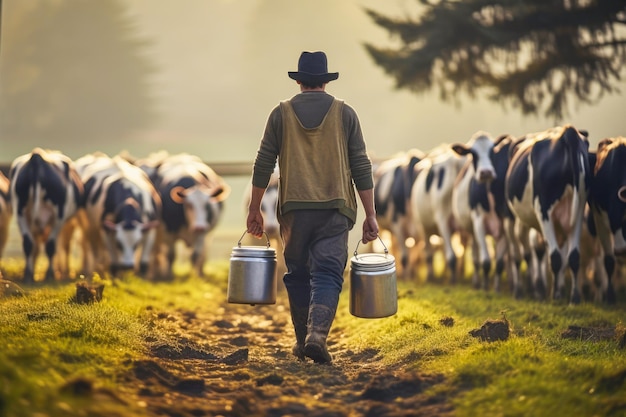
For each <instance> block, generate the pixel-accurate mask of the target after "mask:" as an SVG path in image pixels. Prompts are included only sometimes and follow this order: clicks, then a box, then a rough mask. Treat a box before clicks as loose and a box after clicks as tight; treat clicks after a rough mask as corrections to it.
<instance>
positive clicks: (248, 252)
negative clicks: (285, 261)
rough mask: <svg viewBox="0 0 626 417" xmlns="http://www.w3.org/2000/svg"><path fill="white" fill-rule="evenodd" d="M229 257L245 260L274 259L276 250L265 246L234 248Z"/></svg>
mask: <svg viewBox="0 0 626 417" xmlns="http://www.w3.org/2000/svg"><path fill="white" fill-rule="evenodd" d="M231 256H242V257H247V258H275V257H276V249H274V248H268V247H267V246H234V247H233V251H232V252H231Z"/></svg>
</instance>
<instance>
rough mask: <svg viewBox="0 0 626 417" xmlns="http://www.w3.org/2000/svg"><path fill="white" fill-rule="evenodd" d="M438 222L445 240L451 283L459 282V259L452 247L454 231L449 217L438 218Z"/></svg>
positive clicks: (444, 247) (444, 250)
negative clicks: (449, 222)
mask: <svg viewBox="0 0 626 417" xmlns="http://www.w3.org/2000/svg"><path fill="white" fill-rule="evenodd" d="M437 224H438V226H439V231H440V233H441V239H442V240H443V252H444V257H445V259H446V265H447V268H448V271H449V273H450V283H451V284H455V283H456V282H457V269H456V266H457V259H456V253H455V252H454V248H453V247H452V231H451V230H450V226H449V224H448V219H447V218H441V217H440V218H438V219H437Z"/></svg>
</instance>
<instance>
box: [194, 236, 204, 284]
mask: <svg viewBox="0 0 626 417" xmlns="http://www.w3.org/2000/svg"><path fill="white" fill-rule="evenodd" d="M206 238H207V236H206V234H201V235H198V236H196V237H195V239H194V242H193V252H192V253H191V264H192V265H193V269H194V271H195V272H196V273H197V274H198V276H200V277H203V276H204V263H205V261H206Z"/></svg>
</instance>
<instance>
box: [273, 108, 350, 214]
mask: <svg viewBox="0 0 626 417" xmlns="http://www.w3.org/2000/svg"><path fill="white" fill-rule="evenodd" d="M280 109H281V112H282V119H283V139H282V146H281V149H280V153H279V158H278V165H279V169H280V194H279V199H280V200H279V201H280V202H279V206H280V211H281V213H286V212H288V211H290V210H297V209H327V208H336V209H339V212H340V213H342V214H343V215H345V216H347V217H348V218H350V219H351V220H352V222H355V221H356V212H357V203H356V196H355V193H354V185H353V182H352V176H351V173H350V162H349V159H348V143H347V140H346V137H345V133H344V130H343V124H342V120H341V115H342V110H343V101H342V100H338V99H335V100H334V101H333V103H332V105H331V106H330V109H329V110H328V113H327V114H326V116H325V117H324V119H323V120H322V123H320V125H319V126H317V127H314V128H306V127H304V126H302V124H301V123H300V120H298V117H297V116H296V114H295V112H294V110H293V107H292V106H291V103H290V101H289V100H286V101H282V102H281V103H280Z"/></svg>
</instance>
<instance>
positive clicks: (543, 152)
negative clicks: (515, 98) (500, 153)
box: [505, 125, 590, 304]
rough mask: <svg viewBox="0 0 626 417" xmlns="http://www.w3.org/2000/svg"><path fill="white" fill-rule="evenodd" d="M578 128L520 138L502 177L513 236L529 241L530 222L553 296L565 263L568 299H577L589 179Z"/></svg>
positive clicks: (557, 294) (584, 141)
mask: <svg viewBox="0 0 626 417" xmlns="http://www.w3.org/2000/svg"><path fill="white" fill-rule="evenodd" d="M583 133H585V132H583ZM583 133H581V132H580V131H578V130H577V129H576V128H575V127H574V126H571V125H566V126H558V127H555V128H552V129H547V130H545V131H543V132H538V133H534V134H529V135H526V136H525V137H523V138H521V139H520V140H519V141H518V143H516V144H515V145H514V150H513V153H512V156H511V160H510V162H509V168H508V170H507V175H506V180H505V181H506V185H505V192H506V198H507V204H508V205H509V207H510V209H511V211H512V212H513V213H514V215H515V218H516V221H517V222H518V224H517V225H516V229H517V231H518V233H517V238H518V239H519V240H520V241H523V240H526V241H528V236H529V229H531V228H533V229H535V230H536V231H537V232H538V233H539V235H540V237H541V238H542V239H543V240H544V241H545V245H546V256H547V257H548V258H547V260H548V264H549V266H550V271H551V273H552V276H553V290H552V297H553V299H557V298H560V297H561V296H563V294H562V293H563V291H564V287H565V276H564V274H565V268H566V267H567V266H569V268H570V269H571V272H572V277H573V278H572V287H571V294H570V302H571V303H573V304H576V303H580V301H581V293H580V285H579V284H580V282H579V279H578V272H579V268H580V249H579V247H580V238H581V232H582V226H583V218H584V210H585V204H586V202H587V195H588V192H589V181H590V167H589V160H588V148H589V142H588V141H587V137H586V134H583ZM513 279H514V280H515V279H516V277H515V276H514V277H513ZM533 282H534V284H535V287H536V289H537V290H538V291H539V292H541V291H542V287H543V288H547V282H546V280H545V279H543V278H542V279H540V280H538V281H537V280H534V281H533ZM519 285H520V284H519V282H517V283H514V286H518V287H519Z"/></svg>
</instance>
